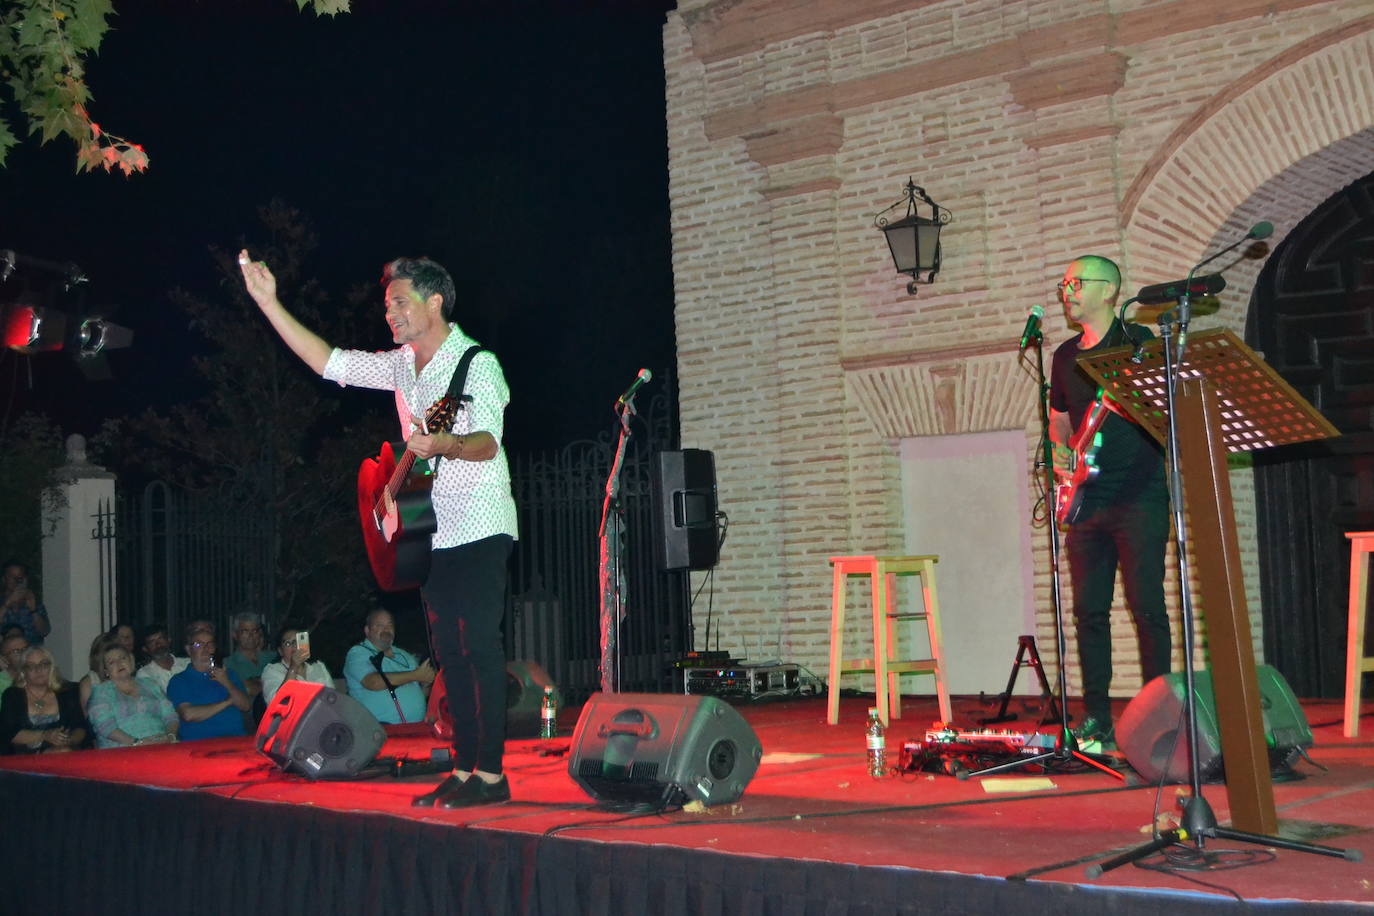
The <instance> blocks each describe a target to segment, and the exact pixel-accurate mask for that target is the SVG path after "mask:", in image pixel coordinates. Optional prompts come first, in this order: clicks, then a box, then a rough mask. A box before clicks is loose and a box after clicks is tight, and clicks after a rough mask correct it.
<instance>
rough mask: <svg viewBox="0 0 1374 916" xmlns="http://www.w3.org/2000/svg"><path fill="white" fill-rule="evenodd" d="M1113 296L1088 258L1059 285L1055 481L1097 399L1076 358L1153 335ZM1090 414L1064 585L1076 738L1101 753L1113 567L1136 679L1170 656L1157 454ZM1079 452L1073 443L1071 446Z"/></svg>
mask: <svg viewBox="0 0 1374 916" xmlns="http://www.w3.org/2000/svg"><path fill="white" fill-rule="evenodd" d="M1120 290H1121V270H1120V268H1118V267H1117V265H1116V264H1115V263H1114V262H1112V261H1110V260H1108V259H1107V258H1103V257H1098V256H1096V255H1088V256H1086V257H1081V258H1078V259H1077V260H1075V261H1074V262H1073V263H1071V264H1070V265H1069V266H1068V269H1067V270H1065V271H1064V280H1063V282H1061V283H1060V284H1059V295H1060V299H1061V301H1062V302H1063V304H1064V311H1065V314H1066V315H1067V317H1068V319H1069V321H1070V323H1073V324H1077V325H1079V326H1081V327H1082V329H1083V332H1082V333H1081V334H1079V335H1078V336H1076V337H1073V338H1071V339H1069V340H1067V341H1065V342H1064V343H1063V344H1061V345H1060V346H1059V347H1058V348H1057V349H1056V350H1055V351H1054V365H1053V368H1052V369H1051V375H1050V438H1051V439H1052V440H1053V441H1054V443H1055V448H1054V465H1055V468H1054V469H1055V473H1056V474H1058V475H1060V476H1061V477H1064V476H1069V475H1071V473H1072V472H1071V469H1070V464H1071V455H1072V452H1073V450H1072V449H1071V448H1070V443H1071V442H1072V441H1073V439H1074V437H1075V431H1076V430H1079V429H1080V427H1081V426H1083V425H1084V419H1085V416H1087V415H1089V413H1090V409H1091V408H1093V406H1094V404H1095V402H1096V401H1097V400H1098V388H1097V385H1096V383H1095V382H1093V381H1092V379H1091V378H1090V377H1089V376H1088V374H1087V373H1086V372H1084V371H1083V370H1082V369H1080V368H1079V367H1078V365H1077V359H1078V357H1079V355H1080V354H1082V353H1084V352H1087V351H1090V350H1095V349H1108V348H1111V347H1119V346H1123V345H1125V344H1130V343H1138V342H1139V341H1140V340H1142V339H1146V338H1149V337H1152V336H1153V335H1152V334H1151V333H1150V331H1149V329H1148V328H1144V327H1141V326H1139V325H1131V327H1130V328H1129V330H1128V329H1127V327H1126V326H1125V325H1123V324H1122V323H1121V321H1120V320H1119V319H1118V318H1117V317H1116V304H1117V297H1118V295H1119V293H1120ZM1092 412H1093V413H1094V414H1095V416H1094V417H1093V418H1092V419H1096V420H1099V421H1100V427H1099V429H1098V434H1097V438H1096V441H1095V442H1094V443H1093V444H1094V446H1095V451H1094V454H1093V455H1092V459H1093V461H1094V463H1095V467H1096V471H1095V474H1094V475H1093V477H1092V479H1091V480H1090V481H1087V482H1086V483H1084V485H1083V492H1082V493H1081V494H1079V495H1081V496H1082V500H1081V503H1080V505H1079V507H1078V511H1077V514H1076V516H1075V518H1074V519H1073V521H1072V523H1071V524H1070V526H1069V528H1068V534H1067V536H1066V537H1065V541H1064V548H1065V552H1066V553H1067V554H1068V560H1069V570H1070V574H1071V575H1072V577H1073V613H1074V621H1075V624H1076V630H1077V637H1078V659H1079V666H1080V669H1081V672H1082V678H1083V706H1084V718H1083V720H1082V722H1081V723H1080V725H1079V727H1078V728H1077V729H1075V735H1076V736H1077V737H1078V739H1079V740H1080V741H1081V742H1083V743H1084V744H1085V745H1087V744H1090V743H1092V742H1100V743H1101V744H1102V745H1103V746H1107V747H1110V745H1111V742H1112V710H1111V701H1110V699H1109V695H1108V691H1109V689H1110V687H1111V683H1112V622H1111V610H1112V595H1113V592H1114V590H1115V588H1116V570H1117V567H1118V565H1119V566H1120V568H1121V581H1122V587H1123V590H1124V591H1125V593H1126V603H1127V605H1128V606H1129V607H1130V611H1131V616H1132V617H1133V619H1134V621H1135V629H1136V641H1137V644H1138V646H1139V650H1140V668H1141V675H1142V677H1143V678H1144V680H1145V681H1146V682H1148V681H1150V680H1152V679H1153V678H1155V677H1157V676H1159V675H1161V674H1167V673H1168V672H1169V669H1170V659H1171V654H1172V647H1171V643H1170V636H1169V617H1168V613H1167V611H1166V610H1165V605H1164V553H1165V544H1166V543H1167V541H1168V537H1169V497H1168V490H1167V488H1166V486H1165V478H1164V460H1163V452H1162V450H1161V449H1160V447H1159V445H1158V444H1157V443H1156V442H1155V441H1154V439H1153V438H1151V437H1150V435H1149V434H1148V433H1146V432H1145V431H1144V430H1143V429H1141V428H1140V427H1138V426H1136V425H1135V424H1133V423H1131V422H1130V421H1129V420H1127V419H1126V418H1125V417H1124V416H1123V415H1121V414H1120V413H1119V412H1117V411H1113V410H1105V411H1103V410H1102V409H1101V408H1100V407H1098V409H1097V410H1096V411H1092ZM1081 438H1091V437H1081ZM1086 444H1087V443H1085V442H1082V441H1080V442H1079V445H1080V447H1082V446H1085V445H1086ZM1080 476H1081V475H1080ZM1085 749H1088V750H1093V749H1094V748H1091V747H1086V748H1085Z"/></svg>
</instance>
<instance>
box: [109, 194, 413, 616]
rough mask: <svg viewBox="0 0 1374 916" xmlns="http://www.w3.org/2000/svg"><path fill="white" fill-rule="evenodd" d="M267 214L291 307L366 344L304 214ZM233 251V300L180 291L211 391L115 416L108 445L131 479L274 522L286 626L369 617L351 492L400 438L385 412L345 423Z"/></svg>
mask: <svg viewBox="0 0 1374 916" xmlns="http://www.w3.org/2000/svg"><path fill="white" fill-rule="evenodd" d="M260 215H261V218H262V222H263V225H264V227H265V228H266V230H267V239H266V240H265V241H264V242H263V243H262V244H250V245H249V247H250V249H251V250H252V251H253V254H254V256H255V257H261V258H262V259H264V260H265V261H266V262H267V263H268V264H270V265H271V266H272V270H273V272H274V273H275V274H276V276H277V281H278V289H279V291H280V295H281V297H282V300H283V301H284V302H287V303H289V307H290V308H291V310H292V312H293V313H294V314H295V315H296V316H297V317H298V318H299V319H300V320H301V321H302V322H303V323H304V324H305V325H306V326H307V327H310V328H312V329H315V330H316V331H317V332H319V333H320V334H321V336H323V337H324V338H325V339H326V340H342V341H351V340H357V339H359V337H360V336H361V335H362V332H361V331H360V330H359V329H358V328H357V327H356V326H355V325H356V324H357V320H356V318H357V316H358V315H359V314H361V313H362V309H360V308H358V307H354V306H352V305H348V306H339V305H337V304H335V305H333V306H332V307H326V298H327V297H326V296H325V295H324V293H323V291H322V290H321V289H320V286H319V284H318V283H316V282H315V281H314V280H311V279H309V278H308V277H307V275H306V270H307V265H308V262H309V257H310V254H311V253H312V251H313V249H314V248H315V244H316V240H315V236H314V233H313V232H312V231H311V230H310V228H309V225H308V224H307V222H306V220H305V219H304V218H303V217H302V216H301V214H300V213H298V212H297V211H295V210H293V209H291V208H289V207H287V206H285V205H284V204H281V203H279V202H274V203H273V204H271V205H269V206H267V207H265V208H263V209H262V210H261V213H260ZM236 254H237V252H230V251H213V255H214V257H215V259H216V261H217V262H218V264H219V266H220V270H221V272H222V273H223V275H224V287H225V290H226V295H222V296H215V297H213V298H208V297H202V296H199V295H196V294H193V293H191V292H187V291H185V290H177V291H175V292H174V293H173V294H172V300H173V304H174V305H175V306H176V307H177V308H178V309H179V310H180V311H181V312H182V313H183V314H184V315H185V316H186V318H187V319H188V321H189V322H190V327H191V329H192V330H193V331H195V332H196V333H197V334H198V335H199V336H200V337H202V338H203V339H204V340H205V341H207V342H208V343H209V345H210V348H211V350H210V352H209V353H207V354H205V355H201V356H197V357H196V358H195V359H194V365H195V368H196V371H197V373H198V374H199V376H200V377H201V378H202V379H203V380H204V381H205V383H206V392H207V393H206V394H205V395H204V396H203V397H201V398H199V399H197V400H194V401H188V402H186V403H183V404H180V405H178V406H176V407H175V408H173V409H172V410H171V411H170V412H168V413H165V414H159V413H155V412H153V411H148V412H145V413H144V414H143V415H141V416H139V417H136V418H133V419H128V420H115V421H110V422H108V423H107V424H106V428H105V430H104V431H103V433H102V436H101V440H102V442H103V443H104V444H105V446H106V447H108V448H109V449H111V451H112V454H113V459H114V462H115V463H116V465H117V467H118V468H119V469H120V470H121V472H122V473H123V474H124V475H125V476H127V475H128V473H130V472H132V471H133V470H134V469H138V470H140V471H142V472H143V473H147V474H151V475H153V476H157V477H161V478H162V479H164V480H167V481H168V482H170V483H173V484H176V485H179V486H182V487H185V488H189V489H192V490H199V491H203V492H207V493H214V494H216V495H217V496H218V500H219V502H220V504H221V505H223V506H224V507H225V511H227V512H229V513H233V514H238V513H244V514H252V515H253V516H255V517H258V518H265V519H266V520H267V522H268V526H267V527H268V529H269V531H270V532H271V534H270V537H271V538H272V555H273V557H274V558H275V559H274V567H275V570H274V571H275V580H276V592H277V593H276V596H275V599H276V600H275V607H274V609H273V613H274V616H276V617H277V619H287V618H299V619H305V620H320V619H323V618H325V617H329V616H334V615H337V614H341V613H346V612H357V611H360V610H361V609H363V608H364V606H366V605H370V604H371V603H372V601H371V600H370V599H371V598H372V595H373V583H372V574H371V572H370V569H369V567H368V563H367V557H366V555H365V553H364V551H363V546H362V539H361V536H360V535H359V533H358V525H357V521H356V518H357V515H356V511H355V506H356V491H355V486H354V484H355V479H356V471H357V467H358V463H359V461H361V460H362V458H363V457H364V456H365V455H366V454H368V453H375V451H376V449H377V446H378V444H379V443H380V442H381V441H382V440H383V439H384V438H385V436H386V435H387V434H388V433H390V432H392V430H391V429H390V427H389V426H387V425H386V424H385V416H386V412H385V411H377V410H372V411H368V412H367V413H366V414H365V416H366V419H365V420H362V421H359V422H357V423H355V424H346V423H343V422H341V420H340V419H339V415H340V412H341V411H340V408H341V406H342V403H343V398H344V397H346V396H347V395H345V394H344V393H343V392H342V391H341V390H340V389H338V388H336V387H334V386H332V385H328V384H325V383H323V382H321V380H320V379H319V378H318V377H317V376H315V375H314V374H313V373H312V372H310V370H309V369H308V368H306V367H305V366H304V365H303V364H302V363H301V362H300V361H299V360H298V359H297V358H296V357H295V356H294V355H293V354H292V353H291V352H290V351H289V350H288V349H287V348H286V346H285V345H283V344H282V343H281V341H280V340H279V339H278V338H277V336H276V334H275V333H274V332H273V331H272V330H271V327H270V326H269V325H268V323H267V321H266V320H265V319H264V318H263V317H262V314H261V313H260V312H259V311H258V308H257V306H256V305H254V304H253V302H252V300H251V299H250V298H249V297H248V295H247V294H246V293H245V292H244V289H243V280H242V278H241V276H240V273H239V268H238V265H237V261H236ZM355 298H357V297H355ZM369 406H371V405H369Z"/></svg>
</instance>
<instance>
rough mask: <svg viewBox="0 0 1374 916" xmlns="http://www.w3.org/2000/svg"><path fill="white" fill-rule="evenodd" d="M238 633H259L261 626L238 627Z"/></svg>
mask: <svg viewBox="0 0 1374 916" xmlns="http://www.w3.org/2000/svg"><path fill="white" fill-rule="evenodd" d="M239 632H240V633H261V632H262V627H239Z"/></svg>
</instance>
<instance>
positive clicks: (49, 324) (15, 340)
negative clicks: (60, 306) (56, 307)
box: [5, 305, 67, 353]
mask: <svg viewBox="0 0 1374 916" xmlns="http://www.w3.org/2000/svg"><path fill="white" fill-rule="evenodd" d="M66 327H67V316H65V315H63V314H62V313H61V312H57V311H53V310H52V309H42V308H34V307H33V306H28V305H12V306H10V307H9V310H8V314H6V316H5V346H7V347H9V348H10V349H12V350H18V351H19V352H20V353H37V352H40V351H43V350H60V349H62V334H63V332H64V331H65V330H66Z"/></svg>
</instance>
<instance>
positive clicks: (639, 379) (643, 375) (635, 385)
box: [616, 369, 654, 406]
mask: <svg viewBox="0 0 1374 916" xmlns="http://www.w3.org/2000/svg"><path fill="white" fill-rule="evenodd" d="M653 377H654V374H653V373H652V372H650V371H649V370H648V369H640V370H639V375H636V376H635V380H634V381H633V382H631V383H630V387H629V388H626V389H625V393H624V394H622V395H621V396H620V399H619V400H617V401H616V404H617V405H620V406H624V405H625V404H628V403H629V402H630V399H631V398H633V397H634V396H635V392H636V391H638V390H639V386H640V385H643V384H644V383H645V382H647V381H649V380H650V379H651V378H653Z"/></svg>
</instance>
